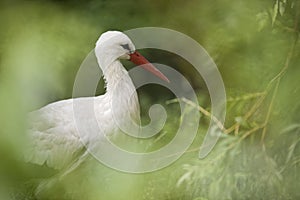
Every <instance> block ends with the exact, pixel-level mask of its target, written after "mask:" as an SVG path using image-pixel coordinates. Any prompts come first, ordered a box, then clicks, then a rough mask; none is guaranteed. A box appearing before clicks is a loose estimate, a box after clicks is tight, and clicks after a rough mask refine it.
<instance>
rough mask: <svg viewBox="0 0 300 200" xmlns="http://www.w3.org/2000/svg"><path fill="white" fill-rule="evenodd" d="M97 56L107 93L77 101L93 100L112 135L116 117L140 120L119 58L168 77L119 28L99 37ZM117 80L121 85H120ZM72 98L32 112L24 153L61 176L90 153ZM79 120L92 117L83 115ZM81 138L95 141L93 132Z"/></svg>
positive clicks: (130, 87)
mask: <svg viewBox="0 0 300 200" xmlns="http://www.w3.org/2000/svg"><path fill="white" fill-rule="evenodd" d="M95 55H96V57H97V61H98V64H99V66H100V68H101V70H102V71H103V74H104V79H105V82H106V93H105V94H104V95H101V96H98V97H83V98H80V99H77V100H80V103H82V105H84V104H85V103H86V102H89V101H90V100H94V109H95V115H96V119H97V121H98V124H99V126H101V130H103V132H104V133H105V134H111V133H114V132H116V131H117V129H118V126H117V125H116V123H115V120H114V117H117V118H119V119H122V118H123V117H124V115H126V114H128V112H129V114H130V116H132V117H133V118H135V120H139V103H138V98H137V94H136V92H135V87H134V85H133V83H132V80H131V79H130V77H129V75H128V73H127V71H126V70H125V68H124V67H123V66H122V64H121V62H120V61H119V59H129V60H131V61H132V62H134V63H135V64H137V65H141V64H147V65H143V68H145V69H146V70H148V71H150V72H152V73H153V74H155V75H157V76H158V77H160V78H161V79H163V80H166V81H168V79H167V78H166V77H165V76H164V75H163V74H161V73H160V72H159V71H158V70H157V69H156V68H155V67H154V66H153V65H151V64H150V63H149V62H148V61H147V60H146V59H145V58H144V57H142V56H141V55H140V54H138V53H137V52H136V51H135V47H134V45H133V43H132V42H131V40H130V39H129V38H128V37H127V36H126V35H125V34H123V33H121V32H118V31H108V32H105V33H103V34H102V35H101V36H100V38H99V40H98V41H97V43H96V47H95ZM118 82H120V83H121V84H117V83H118ZM112 98H116V100H117V105H116V106H114V107H111V102H112ZM73 101H74V100H73V99H68V100H63V101H58V102H55V103H52V104H49V105H47V106H45V107H43V108H41V109H39V110H37V111H34V112H31V113H30V114H29V121H30V127H29V129H28V138H29V147H28V151H26V153H25V160H26V162H30V163H34V164H38V165H44V164H45V165H47V166H48V167H50V168H54V169H58V170H60V171H61V174H60V175H61V176H63V175H65V174H67V173H69V172H71V171H72V170H73V169H75V168H76V167H77V166H78V165H80V163H82V162H83V161H84V160H85V159H86V157H87V155H88V152H87V150H86V147H85V145H84V144H83V143H82V142H81V140H80V138H79V134H78V133H77V132H76V131H77V129H76V124H75V120H74V111H73ZM83 108H84V106H83ZM125 108H126V109H125ZM113 112H114V114H112V113H113ZM77 117H78V116H77ZM79 117H80V116H79ZM124 119H126V118H124ZM80 120H89V118H86V117H85V118H84V117H82V119H80ZM124 123H126V121H125V122H124ZM82 139H83V141H84V143H85V144H86V145H89V144H92V143H93V142H95V141H92V140H93V137H92V136H90V135H85V136H84V138H82Z"/></svg>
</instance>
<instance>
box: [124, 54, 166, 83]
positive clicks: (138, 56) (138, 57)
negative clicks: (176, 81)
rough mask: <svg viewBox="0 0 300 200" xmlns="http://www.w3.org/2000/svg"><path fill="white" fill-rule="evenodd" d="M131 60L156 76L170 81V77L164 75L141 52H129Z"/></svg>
mask: <svg viewBox="0 0 300 200" xmlns="http://www.w3.org/2000/svg"><path fill="white" fill-rule="evenodd" d="M129 56H130V59H129V60H130V61H131V62H133V63H134V64H136V65H141V67H142V68H144V69H145V70H148V71H149V72H151V73H152V74H154V75H155V76H157V77H159V78H160V79H162V80H164V81H167V82H168V83H169V82H170V81H169V79H168V78H167V77H166V76H165V75H163V73H161V72H160V71H159V70H158V69H157V68H156V67H154V66H153V65H152V64H151V63H150V62H149V61H148V60H147V59H146V58H145V57H144V56H142V55H141V54H140V53H139V52H137V51H135V52H134V53H132V54H129Z"/></svg>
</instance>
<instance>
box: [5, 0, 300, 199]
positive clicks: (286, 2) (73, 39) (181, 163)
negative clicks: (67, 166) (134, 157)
mask: <svg viewBox="0 0 300 200" xmlns="http://www.w3.org/2000/svg"><path fill="white" fill-rule="evenodd" d="M299 6H300V2H299V1H298V0H267V1H261V0H254V1H240V0H233V1H232V0H230V1H229V0H225V1H224V0H215V1H204V0H192V1H185V2H183V1H179V0H174V1H169V0H163V1H161V0H143V1H123V0H110V1H108V0H88V1H80V0H77V1H70V0H62V1H55V0H41V1H25V0H24V1H21V0H20V1H9V0H3V1H1V2H0V28H1V31H0V125H1V127H0V160H1V164H0V199H34V197H33V187H34V186H35V185H36V182H38V180H36V177H34V178H32V176H33V175H36V176H37V174H39V173H38V170H37V169H36V168H34V167H32V166H29V167H28V166H24V165H23V164H22V163H21V162H19V161H18V160H19V156H20V154H21V151H22V148H23V145H24V144H25V143H26V138H25V136H24V135H25V134H24V133H25V131H26V113H27V112H28V111H31V110H34V109H37V108H39V107H41V106H43V105H46V104H47V103H50V102H53V101H57V100H61V99H65V98H70V97H71V92H72V87H73V81H74V78H75V74H76V72H77V69H78V67H79V66H80V63H81V62H82V60H83V59H84V58H85V56H86V55H87V54H88V53H89V51H90V50H91V49H93V48H94V43H95V41H96V40H97V38H98V36H99V35H100V33H102V32H103V31H105V30H108V29H117V30H127V29H130V28H136V27H144V26H160V27H166V28H171V29H174V30H178V31H181V32H183V33H185V34H187V35H189V36H191V37H193V38H194V39H195V40H197V41H198V42H199V43H200V44H202V45H203V46H204V48H205V49H206V50H207V51H208V53H209V54H210V55H211V56H212V58H213V59H214V61H215V62H216V64H217V65H218V68H219V70H220V72H221V74H222V77H223V79H224V83H225V86H226V92H227V96H228V99H227V100H228V102H227V116H226V123H225V125H224V127H220V129H221V130H223V133H224V134H222V139H221V140H220V142H218V143H217V145H216V147H215V148H214V150H213V151H212V152H211V154H209V156H208V157H207V158H205V159H203V160H199V159H198V157H197V156H198V150H199V145H200V144H201V143H202V141H203V138H204V136H205V131H206V128H207V125H208V122H209V120H210V117H211V116H210V115H213V113H209V111H210V98H209V94H208V91H207V88H206V86H205V83H204V81H203V80H202V78H201V77H200V76H199V75H197V73H195V72H194V71H193V68H192V66H191V65H190V64H189V63H187V62H185V61H184V60H181V59H180V58H178V57H177V56H176V55H171V54H170V55H169V54H166V53H164V52H161V51H155V50H151V49H148V50H146V51H145V54H147V55H149V57H150V60H151V61H154V62H160V61H161V62H162V63H163V62H167V64H170V66H172V67H174V68H175V69H177V70H178V71H180V72H181V73H183V74H184V75H186V77H187V78H188V80H190V81H191V84H192V85H193V87H194V88H195V89H196V90H197V96H198V98H199V102H200V106H201V107H200V108H199V107H195V106H194V107H193V106H192V109H198V110H199V111H200V112H201V113H202V118H201V123H200V129H199V131H198V135H197V138H196V139H195V141H194V143H193V144H192V145H191V147H190V149H189V150H188V151H187V152H186V153H185V154H184V155H183V156H182V157H181V158H180V159H179V160H178V161H176V162H175V163H174V164H172V165H171V166H169V167H167V168H165V169H162V170H160V171H156V172H153V173H148V174H141V175H136V174H126V173H121V172H117V171H114V170H112V169H109V168H107V167H105V166H102V165H99V164H98V162H97V161H95V160H92V161H90V162H89V163H87V164H85V165H84V166H82V167H81V168H80V169H78V171H76V173H74V174H72V175H70V176H69V177H67V178H66V179H65V180H62V181H61V183H58V184H57V185H56V187H55V188H52V189H50V191H49V194H46V197H45V199H55V198H56V199H118V200H120V199H145V200H148V199H170V200H171V199H172V200H174V199H187V200H191V199H192V200H208V199H209V200H214V199H222V200H223V199H300V194H299V188H300V185H299V165H300V140H299V133H300V125H299V121H300V118H299V112H300V95H299V92H300V82H299V74H300V68H299V64H300V51H299V50H300V44H299V42H298V37H299V26H300V24H299V20H300V14H299V12H300V7H299ZM168 62H169V63H168ZM125 64H126V63H125ZM99 88H101V85H100V86H99ZM154 90H155V91H154ZM157 91H158V92H157ZM101 92H103V89H100V91H99V93H101ZM138 92H139V94H140V99H141V105H142V108H143V109H142V116H143V117H144V118H143V120H144V121H143V122H145V123H147V122H148V118H147V112H148V109H147V108H149V106H150V105H151V104H153V103H157V101H158V102H163V103H165V102H166V100H168V99H170V98H172V97H171V94H169V93H166V91H165V90H164V89H161V88H157V87H147V88H141V89H139V91H138ZM153 93H155V97H153ZM165 106H166V108H167V112H168V116H169V118H168V121H167V123H166V126H165V128H164V130H162V131H161V132H160V134H159V135H157V136H155V137H154V138H153V139H151V140H150V141H137V143H136V144H137V146H138V147H139V148H141V149H143V150H145V151H153V150H156V149H159V148H161V147H163V146H164V145H166V144H167V143H168V142H170V141H171V140H172V138H173V137H174V134H175V133H176V130H177V127H178V124H179V123H180V118H179V116H180V113H179V109H178V106H177V105H176V104H168V105H165ZM204 110H205V111H206V114H205V113H203V111H204ZM207 112H208V113H209V114H207ZM216 122H217V121H216ZM115 142H116V143H117V144H119V145H120V146H122V147H125V146H126V145H127V144H128V143H127V142H128V141H127V139H126V138H119V140H117V141H115ZM127 147H128V146H127ZM128 149H129V150H134V149H135V146H134V145H132V146H130V145H129V147H128ZM40 173H41V174H46V173H44V172H40ZM24 180H25V181H24ZM24 182H25V183H24ZM23 183H24V184H23ZM16 185H17V186H16Z"/></svg>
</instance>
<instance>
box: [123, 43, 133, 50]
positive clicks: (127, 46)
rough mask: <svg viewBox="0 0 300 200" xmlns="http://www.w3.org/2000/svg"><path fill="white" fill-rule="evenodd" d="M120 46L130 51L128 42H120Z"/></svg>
mask: <svg viewBox="0 0 300 200" xmlns="http://www.w3.org/2000/svg"><path fill="white" fill-rule="evenodd" d="M121 46H122V47H123V48H124V49H126V50H128V51H131V50H130V48H129V45H128V44H121Z"/></svg>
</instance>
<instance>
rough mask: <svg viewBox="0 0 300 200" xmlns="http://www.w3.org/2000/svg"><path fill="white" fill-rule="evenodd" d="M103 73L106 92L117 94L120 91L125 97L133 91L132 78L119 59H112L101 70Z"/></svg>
mask: <svg viewBox="0 0 300 200" xmlns="http://www.w3.org/2000/svg"><path fill="white" fill-rule="evenodd" d="M103 75H104V80H105V83H106V92H107V94H109V95H118V94H120V93H121V94H123V95H124V97H125V96H126V95H130V94H132V93H133V92H135V87H134V85H133V83H132V80H131V78H130V76H129V75H128V72H127V71H126V70H125V68H124V67H123V65H122V64H121V62H120V61H119V60H115V61H113V62H112V63H111V65H110V66H108V67H107V68H106V70H105V71H104V72H103ZM119 90H121V91H119ZM119 92H120V93H119ZM129 92H130V93H129Z"/></svg>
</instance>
